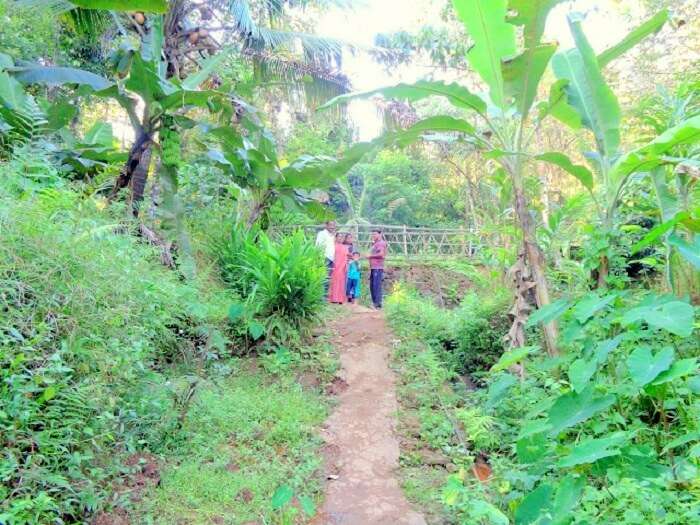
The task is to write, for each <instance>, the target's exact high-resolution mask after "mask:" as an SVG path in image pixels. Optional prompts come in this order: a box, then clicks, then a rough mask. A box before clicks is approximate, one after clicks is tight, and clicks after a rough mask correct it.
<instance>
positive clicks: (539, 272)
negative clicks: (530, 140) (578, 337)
mask: <svg viewBox="0 0 700 525" xmlns="http://www.w3.org/2000/svg"><path fill="white" fill-rule="evenodd" d="M511 175H512V180H513V192H514V194H515V212H516V214H517V216H518V221H519V222H520V228H521V230H522V232H523V247H524V251H525V256H526V257H527V261H528V264H529V265H530V270H531V272H532V279H533V280H534V282H535V298H536V300H537V307H538V308H542V307H543V306H546V305H548V304H549V303H550V298H549V287H548V286H547V278H546V275H545V267H546V264H545V259H544V254H543V253H542V250H541V249H540V247H539V245H538V244H537V240H536V237H535V225H534V224H533V222H532V218H531V217H530V210H529V208H528V205H527V199H526V197H525V188H524V185H523V181H522V178H521V176H520V174H519V173H511ZM557 337H558V327H557V323H556V322H555V321H550V322H549V323H546V324H545V325H544V338H545V343H546V346H547V353H549V355H551V356H556V355H559V349H558V348H557Z"/></svg>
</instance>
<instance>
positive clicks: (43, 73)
mask: <svg viewBox="0 0 700 525" xmlns="http://www.w3.org/2000/svg"><path fill="white" fill-rule="evenodd" d="M11 72H12V76H14V77H15V78H16V79H17V80H19V81H20V82H22V83H23V84H44V85H47V86H60V85H64V84H77V85H81V86H90V87H91V88H92V89H94V90H100V89H106V88H108V87H110V86H111V85H112V83H111V82H110V81H109V80H107V79H106V78H104V77H101V76H100V75H96V74H95V73H91V72H90V71H84V70H82V69H75V68H72V67H53V66H50V67H49V66H32V67H15V68H12V69H11Z"/></svg>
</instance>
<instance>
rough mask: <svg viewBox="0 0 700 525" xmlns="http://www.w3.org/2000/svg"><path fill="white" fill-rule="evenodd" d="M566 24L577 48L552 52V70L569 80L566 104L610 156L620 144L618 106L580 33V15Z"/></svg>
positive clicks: (600, 147) (570, 18)
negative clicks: (578, 116)
mask: <svg viewBox="0 0 700 525" xmlns="http://www.w3.org/2000/svg"><path fill="white" fill-rule="evenodd" d="M569 26H570V27H571V33H572V34H573V36H574V41H575V42H576V49H570V50H568V51H565V52H563V53H557V54H556V55H554V58H553V59H552V69H553V70H554V73H555V75H556V76H557V78H560V79H566V80H568V81H569V83H568V84H567V86H566V88H565V89H566V92H567V95H568V98H569V104H571V105H572V106H573V107H574V108H576V110H577V111H578V112H579V114H580V115H581V122H582V123H583V125H584V126H586V127H587V128H588V129H590V130H591V131H592V132H593V135H594V136H595V139H596V143H597V144H598V150H599V151H600V152H601V153H602V154H603V155H604V156H608V157H611V156H613V155H614V154H615V153H616V152H617V150H618V148H619V145H620V118H621V112H620V105H619V103H618V101H617V98H616V97H615V95H614V93H613V92H612V90H611V89H610V87H609V86H608V85H607V84H606V82H605V79H604V78H603V75H602V73H601V71H600V66H599V65H598V60H597V59H596V56H595V53H594V52H593V49H592V48H591V46H590V44H589V43H588V40H587V39H586V37H585V35H584V34H583V30H582V29H581V19H580V16H575V15H570V16H569Z"/></svg>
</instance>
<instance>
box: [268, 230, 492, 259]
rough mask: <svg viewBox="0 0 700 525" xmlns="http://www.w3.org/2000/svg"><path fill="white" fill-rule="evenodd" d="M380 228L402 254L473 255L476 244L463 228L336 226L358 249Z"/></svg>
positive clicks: (311, 232) (391, 246) (475, 238)
mask: <svg viewBox="0 0 700 525" xmlns="http://www.w3.org/2000/svg"><path fill="white" fill-rule="evenodd" d="M323 227H324V226H323V225H322V224H321V225H303V226H302V225H285V226H275V227H274V228H273V229H272V234H273V235H279V234H286V233H292V232H295V231H297V230H304V231H305V232H306V233H307V234H308V235H309V236H315V235H316V233H317V232H319V231H320V230H322V229H323ZM377 229H378V230H381V232H382V235H383V236H384V240H385V241H386V242H387V245H388V248H389V253H390V254H391V255H394V256H397V255H398V256H404V257H426V256H427V257H430V256H463V257H471V256H473V255H474V254H475V253H476V252H477V250H478V247H479V244H480V243H479V239H478V236H477V235H476V234H475V233H474V232H470V231H469V230H467V229H466V228H413V227H409V226H397V225H390V224H359V225H358V224H352V225H345V226H342V225H338V231H339V232H347V233H352V235H353V239H354V242H353V244H354V245H355V246H357V247H359V248H360V249H368V248H369V246H370V245H371V244H372V241H371V235H372V230H377Z"/></svg>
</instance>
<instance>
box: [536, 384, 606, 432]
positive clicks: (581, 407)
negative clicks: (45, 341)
mask: <svg viewBox="0 0 700 525" xmlns="http://www.w3.org/2000/svg"><path fill="white" fill-rule="evenodd" d="M614 402H615V396H613V395H606V396H598V395H595V394H594V392H593V388H592V387H591V386H589V387H587V388H586V389H585V390H583V392H581V393H576V392H569V393H567V394H564V395H562V396H559V397H558V398H557V400H556V401H555V402H554V404H553V405H552V408H550V409H549V414H548V421H549V424H550V425H552V429H551V430H550V435H557V434H559V433H560V432H561V431H562V430H566V429H567V428H569V427H572V426H574V425H576V424H578V423H581V422H582V421H586V420H587V419H588V418H590V417H592V416H594V415H595V414H597V413H598V412H602V411H603V410H605V409H607V408H608V407H610V405H612V404H613V403H614Z"/></svg>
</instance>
